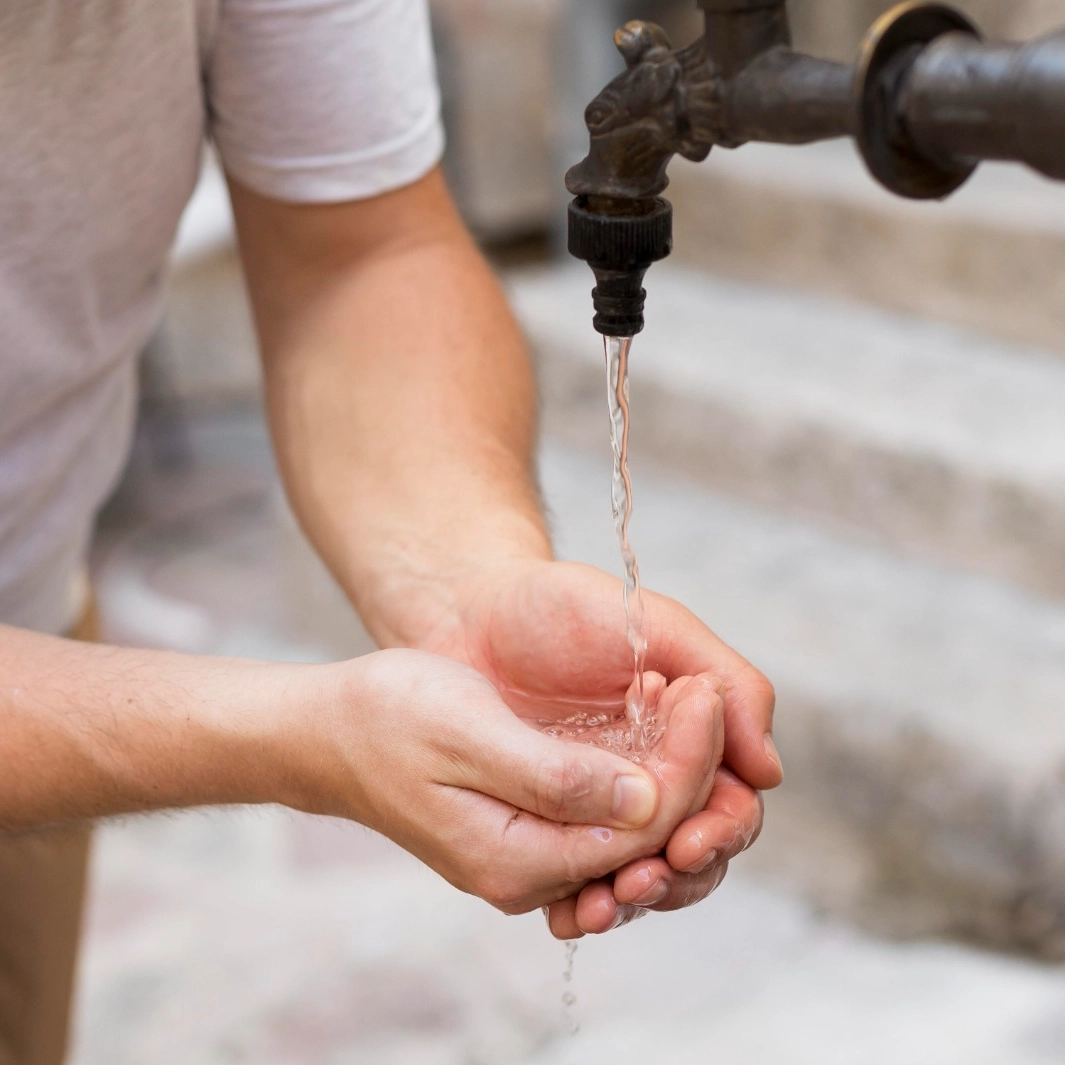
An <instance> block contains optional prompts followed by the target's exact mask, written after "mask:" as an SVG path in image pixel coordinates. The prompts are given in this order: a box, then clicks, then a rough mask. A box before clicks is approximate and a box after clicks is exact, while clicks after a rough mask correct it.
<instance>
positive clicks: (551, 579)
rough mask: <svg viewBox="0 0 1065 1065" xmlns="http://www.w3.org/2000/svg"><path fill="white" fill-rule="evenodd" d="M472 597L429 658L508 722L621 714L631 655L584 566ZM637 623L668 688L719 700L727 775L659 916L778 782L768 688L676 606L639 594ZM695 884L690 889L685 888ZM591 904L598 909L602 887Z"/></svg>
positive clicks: (680, 834)
mask: <svg viewBox="0 0 1065 1065" xmlns="http://www.w3.org/2000/svg"><path fill="white" fill-rule="evenodd" d="M469 588H470V590H469V592H468V593H467V594H466V595H465V597H464V598H462V599H461V601H460V603H459V605H458V607H457V608H456V616H457V617H458V618H459V619H461V620H460V621H458V622H455V623H453V624H451V625H450V626H448V625H445V626H443V627H442V628H439V629H438V630H437V631H436V633H435V636H434V639H433V641H432V642H431V644H430V649H433V650H439V651H441V652H442V653H444V654H448V655H451V656H453V657H455V658H458V659H460V660H462V661H464V662H468V663H470V664H471V665H473V666H474V668H476V669H477V670H478V671H479V672H481V673H482V674H483V675H484V676H486V677H487V678H488V679H489V680H490V681H491V682H492V684H493V686H494V687H495V688H496V690H497V691H498V692H499V693H500V695H501V697H502V698H503V699H504V700H505V701H506V702H507V704H508V705H509V706H510V707H511V709H512V710H513V711H514V712H515V713H516V714H518V715H520V716H523V717H525V718H527V719H529V720H532V721H543V720H548V719H551V718H564V717H566V716H568V715H570V714H572V713H573V712H574V710H575V709H577V708H580V707H594V708H599V709H606V710H608V711H613V712H615V713H617V712H620V711H621V710H622V709H623V707H624V703H625V693H626V691H627V689H628V686H629V684H630V682H631V680H632V654H631V651H630V649H629V647H628V644H627V643H626V641H625V636H624V633H625V616H624V610H623V606H622V595H621V582H620V581H618V580H616V579H614V578H612V577H610V576H609V575H607V574H605V573H603V572H601V571H599V570H596V569H593V568H592V567H589V566H583V565H577V564H573V563H562V562H549V561H531V562H511V563H507V564H505V565H503V566H499V567H495V568H493V569H490V570H487V571H485V572H484V574H483V575H482V576H481V577H480V578H479V579H478V580H477V581H475V582H471V583H470V585H469ZM644 625H645V635H646V636H647V639H648V645H649V646H648V659H647V668H648V669H649V670H654V671H655V672H657V673H659V674H661V675H663V676H664V677H665V678H666V680H667V681H668V682H673V681H676V680H677V679H678V678H682V677H686V676H694V675H697V674H701V673H709V674H712V675H714V676H715V677H718V678H720V679H721V682H722V684H723V691H724V722H725V748H724V762H725V765H726V766H727V767H728V769H729V770H730V771H731V772H730V773H729V775H728V776H727V778H725V777H719V778H718V780H717V781H716V783H715V787H714V790H713V792H712V793H711V795H710V798H709V799H708V800H707V803H706V805H705V807H704V808H702V809H699V810H697V811H694V812H693V813H692V815H691V817H689V818H687V819H685V820H684V821H683V822H682V823H681V824H680V825H678V826H677V827H676V829H675V831H674V832H673V833H672V835H671V837H670V839H669V841H668V846H667V847H666V848H665V850H664V852H663V858H664V859H666V860H668V863H669V868H670V869H671V871H672V874H673V875H672V876H671V878H670V879H669V884H670V894H669V896H668V898H666V899H665V900H663V902H662V903H661V904H660V905H659V906H658V907H656V908H663V907H666V908H670V907H672V905H673V903H674V902H675V901H676V900H677V899H680V898H684V899H687V900H689V901H693V900H695V899H696V898H698V897H699V896H700V891H705V886H706V885H707V884H709V883H710V882H711V881H712V879H713V875H712V874H710V873H709V872H708V871H707V870H703V872H701V873H696V874H691V873H690V870H692V869H695V868H698V867H699V866H701V865H703V864H704V863H705V862H706V861H707V859H708V856H709V855H710V853H711V852H712V851H717V852H718V853H717V855H716V857H715V859H714V860H713V861H712V864H714V865H720V864H722V863H723V862H727V857H723V856H724V855H728V854H729V853H730V852H731V851H734V850H735V849H736V848H737V847H739V848H740V849H742V847H743V846H746V845H749V843H750V842H751V841H753V840H754V838H755V837H756V836H757V834H758V832H759V831H760V828H761V822H762V803H761V798H760V796H759V794H758V793H759V792H760V791H761V790H764V789H769V788H774V787H776V786H777V785H778V784H779V783H780V782H781V780H782V778H783V773H782V770H781V766H780V760H779V758H778V756H777V754H776V749H775V747H774V746H773V741H772V737H771V730H772V721H773V707H774V693H773V688H772V686H771V685H770V683H769V682H768V680H766V678H765V677H764V676H763V675H762V674H761V673H760V672H759V671H758V670H756V669H755V668H754V667H753V666H752V665H751V664H750V663H749V662H747V661H746V660H745V659H744V658H742V657H741V656H740V655H739V654H737V653H736V652H735V651H733V650H732V649H731V648H730V647H728V646H727V645H726V644H725V643H723V642H722V641H721V640H720V639H719V638H718V637H717V636H715V635H714V633H713V632H711V631H710V629H708V628H707V627H706V626H705V625H704V624H703V623H702V622H701V621H700V620H699V619H698V618H697V617H696V616H695V615H694V614H692V613H691V612H690V611H689V610H687V609H685V608H684V607H683V606H681V605H680V604H679V603H677V602H675V601H673V600H670V599H667V598H665V597H663V596H659V595H656V594H654V593H653V592H646V591H645V592H644ZM723 779H727V781H728V782H729V783H728V784H727V787H726V786H725V785H724V784H723V783H722V782H721V781H722V780H723ZM707 783H708V784H709V781H708V782H707ZM648 862H649V863H655V864H645V865H644V866H639V865H638V866H636V867H634V869H633V870H631V871H630V872H629V873H628V875H626V876H624V877H621V879H620V881H619V885H620V886H619V891H623V888H624V887H625V885H627V884H629V883H630V879H631V878H632V877H635V876H636V873H637V871H638V870H639V869H643V870H644V871H645V872H646V873H647V875H649V876H650V875H652V871H653V870H658V871H659V872H660V871H661V862H662V859H649V860H648ZM692 875H695V877H696V880H695V881H692V880H690V879H686V877H690V876H692ZM693 884H694V885H697V886H694V887H693V886H692V885H693ZM589 890H592V889H589ZM590 897H592V898H593V899H594V898H600V899H601V898H602V897H603V885H602V884H600V885H597V886H595V888H594V890H592V894H591V896H590ZM615 901H618V900H615ZM621 901H622V902H623V903H624V904H627V903H628V900H627V898H626V899H623V900H621ZM585 905H586V906H587V905H589V904H588V903H586V904H585ZM582 912H583V911H582ZM597 912H598V907H597ZM601 923H602V922H600V921H594V922H591V921H590V923H589V926H588V929H587V930H588V931H599V930H601V929H600V927H599V926H600V924H601ZM593 925H594V927H593Z"/></svg>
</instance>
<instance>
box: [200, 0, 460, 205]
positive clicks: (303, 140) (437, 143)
mask: <svg viewBox="0 0 1065 1065" xmlns="http://www.w3.org/2000/svg"><path fill="white" fill-rule="evenodd" d="M205 78H206V92H207V103H208V113H209V126H210V132H211V135H212V137H213V139H214V142H215V145H216V147H217V149H218V152H219V155H220V156H221V159H222V163H223V166H224V167H225V169H226V170H227V171H228V172H229V173H230V174H231V175H232V176H233V177H235V178H236V179H237V180H238V181H240V182H242V183H244V184H246V185H248V186H249V187H251V188H252V189H254V190H255V191H256V192H259V193H262V194H263V195H265V196H271V197H274V198H276V199H280V200H286V201H291V202H300V203H331V202H341V201H344V200H355V199H363V198H365V197H368V196H375V195H378V194H379V193H382V192H387V191H390V190H391V189H396V188H400V187H402V186H403V185H407V184H410V183H411V182H413V181H416V180H417V179H418V178H420V177H422V176H424V175H425V174H426V173H428V171H429V170H431V169H432V167H433V166H434V165H435V164H436V163H437V162H438V161H439V159H440V156H441V153H442V151H443V143H444V135H443V128H442V124H441V120H440V94H439V89H438V87H437V81H436V70H435V66H434V60H433V50H432V40H431V34H430V29H429V11H428V4H427V0H222V3H221V5H220V13H219V21H218V23H217V26H216V33H215V37H214V41H213V46H212V49H211V53H210V55H209V57H208V60H207V64H206V71H205Z"/></svg>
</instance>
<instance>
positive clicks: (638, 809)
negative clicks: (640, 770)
mask: <svg viewBox="0 0 1065 1065" xmlns="http://www.w3.org/2000/svg"><path fill="white" fill-rule="evenodd" d="M657 806H658V789H657V788H656V787H655V786H654V784H652V783H651V781H649V780H648V779H647V778H646V777H634V776H624V777H618V779H617V783H616V784H615V785H614V810H613V815H614V819H615V820H616V821H617V822H618V823H619V824H623V825H628V826H630V827H631V828H643V826H644V825H646V824H648V823H649V822H650V820H651V818H652V817H654V815H655V808H656V807H657Z"/></svg>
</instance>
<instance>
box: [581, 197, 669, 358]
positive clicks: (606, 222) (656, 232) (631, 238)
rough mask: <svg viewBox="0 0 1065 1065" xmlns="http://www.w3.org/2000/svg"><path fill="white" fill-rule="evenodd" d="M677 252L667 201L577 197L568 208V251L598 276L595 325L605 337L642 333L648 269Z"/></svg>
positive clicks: (594, 292) (593, 294)
mask: <svg viewBox="0 0 1065 1065" xmlns="http://www.w3.org/2000/svg"><path fill="white" fill-rule="evenodd" d="M672 250H673V208H672V207H671V206H670V204H669V202H668V201H666V200H663V199H657V198H656V199H649V200H616V199H608V198H606V197H603V198H599V197H591V196H578V197H577V198H576V199H575V200H574V201H573V202H572V203H571V204H570V207H569V251H570V254H571V255H573V256H575V257H576V258H578V259H583V260H584V261H585V262H586V263H587V264H588V265H589V266H590V267H591V268H592V271H593V273H594V274H595V280H596V287H595V288H594V289H593V290H592V300H593V302H594V304H595V318H594V320H593V323H592V324H593V325H594V326H595V329H596V332H598V333H602V335H603V336H612V337H633V336H635V335H636V334H637V333H639V332H642V330H643V325H644V320H643V309H644V301H645V299H646V298H647V293H646V292H645V291H644V289H643V278H644V274H646V273H647V270H648V268H649V267H650V266H651V265H653V264H654V263H656V262H659V261H660V260H661V259H664V258H666V256H668V255H669V253H670V252H671V251H672Z"/></svg>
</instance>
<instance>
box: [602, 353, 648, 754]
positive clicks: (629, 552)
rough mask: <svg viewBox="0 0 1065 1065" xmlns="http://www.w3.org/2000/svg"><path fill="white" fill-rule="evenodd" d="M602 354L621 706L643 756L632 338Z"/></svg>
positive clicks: (643, 647)
mask: <svg viewBox="0 0 1065 1065" xmlns="http://www.w3.org/2000/svg"><path fill="white" fill-rule="evenodd" d="M603 348H604V352H605V355H606V372H607V400H608V403H609V407H610V448H611V451H612V452H613V456H614V476H613V480H612V481H611V492H610V505H611V510H612V511H613V514H614V527H615V529H616V531H617V537H618V547H619V548H620V549H621V561H622V563H623V565H624V567H625V591H624V596H625V625H626V635H627V637H628V641H629V646H630V647H631V648H632V658H633V684H632V686H631V687H630V688H629V692H628V695H627V696H626V700H625V705H626V711H627V714H628V719H629V731H630V733H631V737H632V748H633V751H634V752H635V753H636V754H645V753H646V752H647V751H648V749H649V748H650V747H651V746H652V743H653V729H654V723H653V721H651V720H650V715H649V714H648V711H647V699H646V695H645V692H644V683H643V675H644V670H645V667H646V663H647V638H646V637H645V636H644V632H643V593H642V591H641V589H640V567H639V564H638V563H637V561H636V552H635V550H633V546H632V543H631V541H630V540H629V521H630V520H631V518H632V479H631V477H630V476H629V352H630V351H631V349H632V338H631V337H604V338H603Z"/></svg>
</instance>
